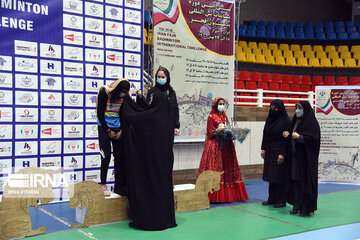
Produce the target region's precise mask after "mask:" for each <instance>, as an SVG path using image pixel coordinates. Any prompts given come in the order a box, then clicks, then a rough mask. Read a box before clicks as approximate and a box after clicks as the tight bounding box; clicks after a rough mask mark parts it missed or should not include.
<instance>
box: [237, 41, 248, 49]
mask: <svg viewBox="0 0 360 240" xmlns="http://www.w3.org/2000/svg"><path fill="white" fill-rule="evenodd" d="M239 47H242V48H246V47H247V43H246V42H245V41H239Z"/></svg>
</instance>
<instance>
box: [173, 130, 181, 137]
mask: <svg viewBox="0 0 360 240" xmlns="http://www.w3.org/2000/svg"><path fill="white" fill-rule="evenodd" d="M174 134H175V136H179V134H180V130H179V129H178V128H175V129H174Z"/></svg>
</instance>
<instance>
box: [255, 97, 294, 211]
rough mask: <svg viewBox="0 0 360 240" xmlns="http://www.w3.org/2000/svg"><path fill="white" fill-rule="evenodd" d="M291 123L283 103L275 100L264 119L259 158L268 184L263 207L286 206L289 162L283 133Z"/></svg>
mask: <svg viewBox="0 0 360 240" xmlns="http://www.w3.org/2000/svg"><path fill="white" fill-rule="evenodd" d="M290 128H291V121H290V118H289V116H288V114H287V112H286V109H285V106H284V103H283V102H282V101H281V100H278V99H275V100H274V101H272V102H271V104H270V110H269V114H268V117H267V118H266V122H265V127H264V131H263V139H262V144H261V157H262V158H263V159H264V170H263V179H264V181H267V182H269V197H268V200H267V201H265V202H262V204H263V205H273V206H274V208H280V207H285V206H286V187H287V185H286V184H287V183H288V182H289V181H288V179H289V178H288V172H289V166H290V165H289V161H288V156H287V139H286V138H285V137H284V136H283V135H284V132H285V131H287V132H289V131H290Z"/></svg>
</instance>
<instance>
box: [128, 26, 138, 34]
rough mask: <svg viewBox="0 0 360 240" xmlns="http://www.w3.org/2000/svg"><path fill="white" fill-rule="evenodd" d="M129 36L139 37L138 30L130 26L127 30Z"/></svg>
mask: <svg viewBox="0 0 360 240" xmlns="http://www.w3.org/2000/svg"><path fill="white" fill-rule="evenodd" d="M127 33H128V35H130V36H133V37H136V35H138V30H137V28H136V27H135V26H133V25H130V26H129V27H128V30H127Z"/></svg>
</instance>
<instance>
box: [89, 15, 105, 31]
mask: <svg viewBox="0 0 360 240" xmlns="http://www.w3.org/2000/svg"><path fill="white" fill-rule="evenodd" d="M85 30H86V31H89V32H100V33H102V32H104V21H103V20H100V19H97V18H85Z"/></svg>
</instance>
